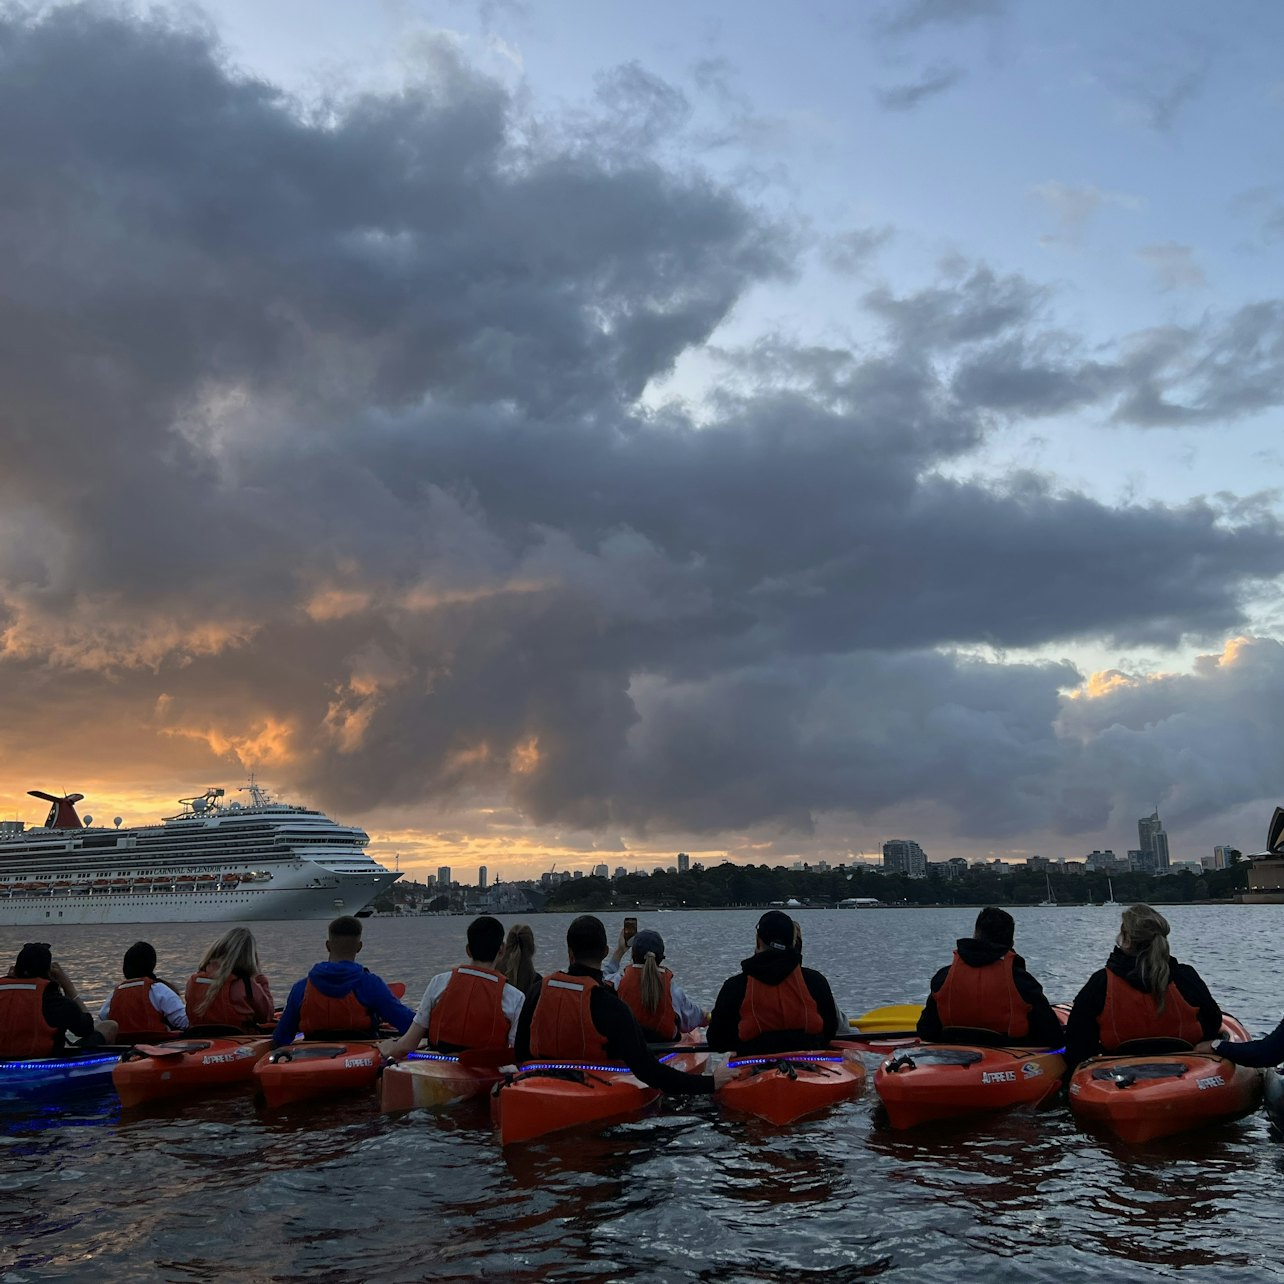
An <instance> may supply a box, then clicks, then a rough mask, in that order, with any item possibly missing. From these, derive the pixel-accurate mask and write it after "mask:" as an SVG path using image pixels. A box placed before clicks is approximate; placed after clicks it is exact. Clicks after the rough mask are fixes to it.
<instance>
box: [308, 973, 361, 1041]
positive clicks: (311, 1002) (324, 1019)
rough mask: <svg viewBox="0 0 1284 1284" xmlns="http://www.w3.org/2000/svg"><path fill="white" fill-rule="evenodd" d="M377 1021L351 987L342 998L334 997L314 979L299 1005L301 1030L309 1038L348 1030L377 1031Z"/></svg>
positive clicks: (309, 983)
mask: <svg viewBox="0 0 1284 1284" xmlns="http://www.w3.org/2000/svg"><path fill="white" fill-rule="evenodd" d="M376 1024H377V1022H376V1021H375V1018H374V1016H373V1014H372V1013H371V1012H370V1010H369V1009H368V1008H367V1007H366V1006H365V1004H364V1003H362V1002H361V1000H360V999H358V998H357V996H356V995H355V994H353V993H352V991H351V990H349V991H348V993H347V994H345V995H344V996H343V997H342V998H341V999H332V998H331V997H330V996H329V995H328V994H322V992H321V991H320V990H318V989H317V987H316V986H315V985H313V984H312V982H311V981H309V982H308V983H307V986H306V987H305V988H304V991H303V1002H302V1003H301V1004H300V1005H299V1029H300V1030H301V1031H302V1033H303V1037H304V1038H305V1039H311V1038H313V1037H314V1036H316V1035H318V1034H338V1033H341V1032H346V1031H348V1030H352V1031H357V1030H360V1031H362V1032H365V1031H367V1030H369V1031H373V1030H374V1029H375V1027H376Z"/></svg>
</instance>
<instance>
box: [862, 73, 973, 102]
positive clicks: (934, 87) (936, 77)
mask: <svg viewBox="0 0 1284 1284" xmlns="http://www.w3.org/2000/svg"><path fill="white" fill-rule="evenodd" d="M966 76H967V72H966V71H964V70H963V68H962V67H959V66H956V65H954V64H953V63H934V64H933V65H932V66H930V67H926V68H924V70H923V73H922V75H920V76H919V78H918V79H917V80H914V81H911V82H910V83H909V84H905V85H890V86H888V87H887V88H886V89H876V90H875V91H874V97H875V98H876V99H877V101H878V105H879V106H880V107H882V108H883V109H884V110H885V111H913V110H914V109H915V108H916V107H921V106H922V105H923V104H924V103H925V102H926V101H927V100H928V99H929V98H935V97H937V96H938V95H939V94H943V93H945V91H946V90H947V89H953V88H954V86H955V85H957V84H958V83H959V82H960V81H962V80H963V79H964V78H965V77H966Z"/></svg>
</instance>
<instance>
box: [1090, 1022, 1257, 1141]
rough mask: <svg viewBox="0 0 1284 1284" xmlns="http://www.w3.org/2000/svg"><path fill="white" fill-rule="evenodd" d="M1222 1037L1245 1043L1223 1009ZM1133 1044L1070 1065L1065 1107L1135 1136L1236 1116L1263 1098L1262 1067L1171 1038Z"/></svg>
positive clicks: (1151, 1136) (1150, 1137) (1146, 1137)
mask: <svg viewBox="0 0 1284 1284" xmlns="http://www.w3.org/2000/svg"><path fill="white" fill-rule="evenodd" d="M1220 1037H1221V1038H1223V1039H1226V1040H1228V1041H1229V1042H1232V1043H1244V1042H1246V1041H1247V1040H1248V1031H1247V1030H1245V1028H1244V1027H1243V1025H1242V1024H1241V1023H1240V1022H1239V1021H1237V1020H1236V1019H1235V1018H1234V1017H1232V1016H1226V1015H1223V1017H1222V1031H1221V1036H1220ZM1137 1044H1138V1046H1137V1050H1136V1051H1135V1052H1132V1051H1129V1052H1125V1053H1122V1054H1120V1053H1116V1054H1113V1055H1110V1056H1100V1057H1089V1058H1088V1060H1087V1061H1085V1062H1084V1063H1083V1064H1082V1065H1080V1066H1079V1067H1078V1069H1076V1070H1075V1072H1074V1074H1073V1075H1072V1076H1071V1078H1070V1109H1071V1110H1072V1111H1073V1112H1074V1114H1075V1117H1076V1118H1077V1119H1079V1120H1080V1121H1081V1122H1083V1123H1087V1124H1092V1125H1096V1126H1098V1127H1101V1128H1104V1129H1105V1130H1107V1131H1109V1132H1112V1133H1114V1135H1115V1136H1117V1137H1119V1138H1120V1139H1121V1140H1122V1141H1126V1142H1131V1143H1133V1144H1138V1143H1142V1142H1147V1141H1154V1140H1156V1139H1157V1138H1160V1137H1171V1136H1173V1135H1174V1134H1176V1133H1181V1132H1189V1131H1190V1130H1191V1129H1193V1128H1200V1127H1203V1126H1205V1125H1207V1124H1213V1123H1220V1122H1222V1121H1224V1120H1227V1119H1236V1118H1238V1117H1239V1116H1240V1115H1243V1114H1247V1113H1248V1112H1249V1111H1250V1110H1252V1109H1254V1108H1255V1107H1256V1105H1257V1103H1258V1101H1259V1100H1260V1099H1261V1095H1262V1072H1261V1071H1260V1070H1253V1069H1250V1068H1249V1067H1247V1066H1237V1065H1235V1064H1234V1062H1231V1061H1228V1060H1227V1059H1226V1058H1225V1057H1219V1056H1217V1054H1216V1053H1213V1052H1196V1051H1195V1050H1194V1049H1193V1048H1191V1047H1190V1046H1189V1045H1186V1046H1183V1047H1179V1048H1173V1047H1172V1045H1173V1044H1180V1040H1176V1039H1162V1040H1161V1039H1155V1040H1138V1041H1137ZM1146 1047H1152V1048H1153V1049H1154V1050H1153V1051H1151V1052H1147V1051H1146V1050H1145V1049H1146Z"/></svg>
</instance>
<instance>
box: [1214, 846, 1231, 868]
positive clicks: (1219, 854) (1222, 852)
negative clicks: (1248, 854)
mask: <svg viewBox="0 0 1284 1284" xmlns="http://www.w3.org/2000/svg"><path fill="white" fill-rule="evenodd" d="M1233 850H1234V848H1232V847H1231V845H1230V844H1229V843H1222V844H1221V845H1220V846H1218V847H1214V848H1213V863H1212V866H1211V868H1212V869H1229V868H1230V863H1231V852H1232V851H1233Z"/></svg>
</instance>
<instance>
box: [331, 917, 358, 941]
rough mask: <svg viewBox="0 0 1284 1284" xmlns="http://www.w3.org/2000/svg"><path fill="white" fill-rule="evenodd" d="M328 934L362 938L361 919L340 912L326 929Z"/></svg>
mask: <svg viewBox="0 0 1284 1284" xmlns="http://www.w3.org/2000/svg"><path fill="white" fill-rule="evenodd" d="M325 934H326V935H327V936H355V937H356V938H357V940H360V939H361V920H360V919H359V918H353V917H352V915H351V914H340V915H339V917H338V918H336V919H335V920H334V921H333V922H332V923H331V924H330V926H329V927H327V928H326V929H325Z"/></svg>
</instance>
